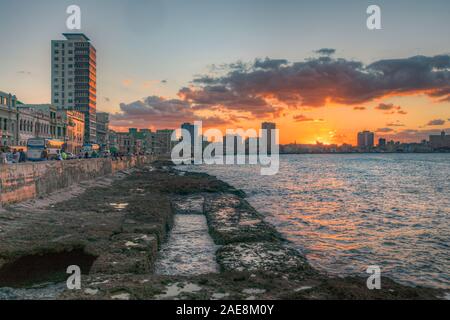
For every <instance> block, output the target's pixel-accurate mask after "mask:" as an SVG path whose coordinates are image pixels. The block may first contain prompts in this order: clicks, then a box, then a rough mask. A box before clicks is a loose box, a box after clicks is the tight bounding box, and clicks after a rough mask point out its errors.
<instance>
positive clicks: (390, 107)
mask: <svg viewBox="0 0 450 320" xmlns="http://www.w3.org/2000/svg"><path fill="white" fill-rule="evenodd" d="M375 109H377V110H381V111H385V113H386V114H394V113H398V114H407V112H406V111H404V110H402V107H400V106H396V105H394V104H392V103H380V104H379V105H378V106H376V107H375Z"/></svg>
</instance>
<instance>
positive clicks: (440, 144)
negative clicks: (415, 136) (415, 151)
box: [430, 131, 450, 149]
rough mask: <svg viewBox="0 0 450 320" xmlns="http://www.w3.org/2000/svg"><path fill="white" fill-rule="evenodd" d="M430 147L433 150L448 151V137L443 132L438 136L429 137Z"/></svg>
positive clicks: (449, 145)
mask: <svg viewBox="0 0 450 320" xmlns="http://www.w3.org/2000/svg"><path fill="white" fill-rule="evenodd" d="M430 146H431V147H432V148H433V149H450V135H446V134H445V131H442V132H441V134H440V135H431V136H430Z"/></svg>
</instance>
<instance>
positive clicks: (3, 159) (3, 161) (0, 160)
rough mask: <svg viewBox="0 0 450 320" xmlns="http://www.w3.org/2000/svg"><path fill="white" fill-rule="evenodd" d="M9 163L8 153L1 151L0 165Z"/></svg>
mask: <svg viewBox="0 0 450 320" xmlns="http://www.w3.org/2000/svg"><path fill="white" fill-rule="evenodd" d="M7 163H8V157H7V156H6V151H5V150H4V149H2V150H1V151H0V164H7Z"/></svg>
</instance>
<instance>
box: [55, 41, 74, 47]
mask: <svg viewBox="0 0 450 320" xmlns="http://www.w3.org/2000/svg"><path fill="white" fill-rule="evenodd" d="M60 44H61V48H63V49H64V47H65V43H59V42H55V43H54V45H55V47H56V48H59V45H60ZM67 45H68V46H69V47H73V43H71V42H69V43H68V44H67Z"/></svg>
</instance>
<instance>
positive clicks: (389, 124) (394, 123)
mask: <svg viewBox="0 0 450 320" xmlns="http://www.w3.org/2000/svg"><path fill="white" fill-rule="evenodd" d="M386 126H388V127H404V126H405V125H404V124H403V123H400V122H398V121H396V122H391V123H388V124H386Z"/></svg>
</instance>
